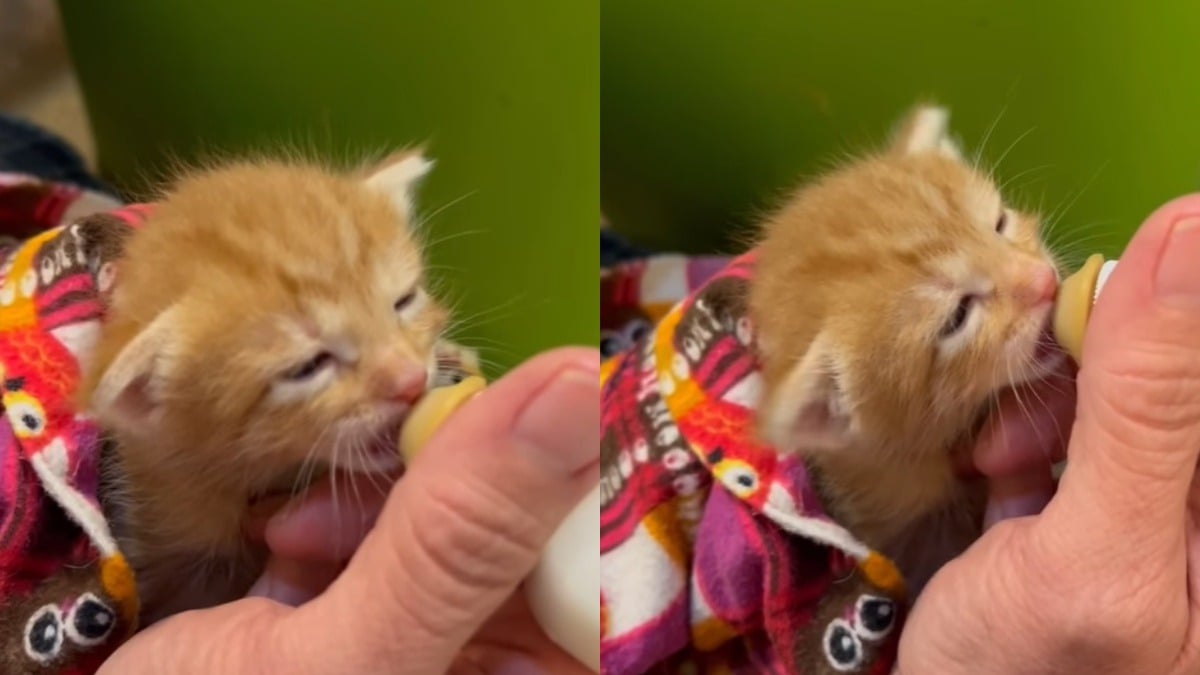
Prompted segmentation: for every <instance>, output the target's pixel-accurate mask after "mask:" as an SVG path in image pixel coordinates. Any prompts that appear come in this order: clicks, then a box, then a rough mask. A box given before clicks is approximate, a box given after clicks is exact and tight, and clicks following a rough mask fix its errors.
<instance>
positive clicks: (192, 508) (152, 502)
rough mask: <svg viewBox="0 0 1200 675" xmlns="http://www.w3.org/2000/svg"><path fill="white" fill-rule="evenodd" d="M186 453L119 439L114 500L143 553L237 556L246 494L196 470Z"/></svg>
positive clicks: (233, 483)
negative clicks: (144, 551) (200, 553)
mask: <svg viewBox="0 0 1200 675" xmlns="http://www.w3.org/2000/svg"><path fill="white" fill-rule="evenodd" d="M181 445H182V444H181ZM190 445H191V446H194V445H195V444H190ZM188 450H189V448H188V447H171V445H170V443H169V441H168V442H164V441H162V440H155V441H144V440H140V439H129V438H118V439H117V441H116V444H115V445H114V447H113V448H112V453H113V454H114V457H115V461H114V462H113V463H114V464H115V466H114V471H113V472H112V473H113V474H114V475H113V476H111V479H112V483H113V490H112V492H111V494H112V499H113V500H114V502H116V503H118V504H119V506H120V508H121V509H122V510H123V512H124V514H125V516H126V518H127V521H128V522H127V523H126V525H127V527H128V530H129V532H131V533H132V535H133V538H135V539H137V540H139V541H138V544H139V547H146V548H151V549H169V550H172V551H187V550H196V551H201V550H202V551H209V552H214V553H218V552H219V553H227V554H234V553H236V552H238V551H240V550H241V549H242V548H244V546H243V543H244V535H243V534H242V530H241V528H242V518H243V516H244V514H245V510H246V502H247V498H248V494H247V492H246V488H245V486H244V485H242V484H240V482H239V481H237V480H235V477H233V476H231V475H222V474H221V472H219V471H216V470H213V468H212V467H197V466H195V463H194V462H191V461H188V459H187V454H186V453H187V451H188ZM156 555H157V553H156Z"/></svg>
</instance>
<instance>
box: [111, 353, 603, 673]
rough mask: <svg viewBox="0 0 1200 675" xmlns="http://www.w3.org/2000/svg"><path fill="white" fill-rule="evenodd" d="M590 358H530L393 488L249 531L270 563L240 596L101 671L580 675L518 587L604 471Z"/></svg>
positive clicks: (359, 486) (122, 653)
mask: <svg viewBox="0 0 1200 675" xmlns="http://www.w3.org/2000/svg"><path fill="white" fill-rule="evenodd" d="M599 363H600V358H599V354H598V352H597V351H596V350H592V349H580V348H564V349H559V350H554V351H551V352H548V353H545V354H542V355H540V356H537V357H535V358H533V359H531V360H530V361H528V362H526V363H525V364H522V365H521V366H520V367H518V368H516V369H514V370H513V371H512V372H511V373H509V374H508V375H507V376H506V377H504V378H502V379H500V380H498V381H497V382H495V383H494V384H493V385H492V386H491V387H489V388H488V389H487V390H485V391H484V392H483V393H481V394H480V395H479V396H478V397H476V398H475V399H473V400H471V401H470V402H469V403H467V404H466V405H465V406H464V407H463V408H461V409H460V410H459V411H457V412H456V413H455V415H454V419H453V422H452V423H450V424H447V425H445V426H444V427H443V428H441V429H439V431H438V432H437V433H436V434H435V435H434V437H433V438H431V439H430V441H429V444H428V445H427V446H426V448H425V449H424V450H422V452H421V453H420V454H419V455H418V456H417V458H416V459H415V460H414V461H413V462H412V465H411V466H410V467H409V469H408V471H407V474H406V475H405V476H404V479H403V480H401V481H399V482H397V483H396V484H395V486H394V487H393V488H392V489H390V490H387V491H385V490H379V489H372V485H373V481H374V482H375V483H378V481H379V480H380V479H379V477H362V476H359V477H356V478H355V479H353V481H351V482H342V483H341V484H340V485H339V487H338V490H337V493H338V495H339V504H338V507H339V508H336V509H335V508H333V507H332V499H331V498H332V496H333V489H332V486H331V485H330V484H325V485H322V486H318V487H316V488H314V489H313V490H312V491H311V493H310V494H309V495H308V496H307V498H306V499H305V500H304V501H303V502H301V503H300V504H299V505H296V506H291V507H288V508H287V509H285V510H281V511H279V512H278V513H277V514H276V515H275V516H274V517H271V518H270V519H269V520H264V521H259V522H252V523H250V524H249V526H248V534H249V535H250V536H251V537H261V538H263V539H264V540H265V541H266V542H267V544H268V545H269V547H270V548H271V550H272V554H273V556H272V558H271V560H270V561H269V562H268V567H267V571H266V572H265V573H264V575H263V578H262V579H260V581H259V583H258V584H256V585H255V587H254V589H252V591H251V594H250V595H251V597H248V598H245V599H243V600H239V601H236V602H233V603H229V604H226V605H222V606H219V607H216V608H213V609H206V610H199V611H193V612H186V613H183V614H179V615H176V616H174V617H170V618H168V619H166V620H164V621H161V622H159V623H157V624H155V625H153V626H151V627H149V628H148V629H146V630H145V631H143V632H141V633H139V634H137V635H135V636H134V637H133V638H132V639H131V640H130V641H129V642H127V643H126V644H124V645H123V646H122V647H121V648H120V649H119V650H117V652H116V653H115V654H114V655H113V656H112V657H111V658H110V659H109V660H108V661H107V662H106V663H105V665H104V667H103V668H101V670H100V674H101V675H117V674H120V675H141V674H143V673H145V674H147V675H149V674H151V673H155V674H157V673H176V674H185V673H197V674H203V675H209V674H211V673H250V674H253V673H264V674H265V673H289V674H294V675H335V674H341V673H349V672H353V673H384V672H386V673H399V674H403V675H418V674H419V675H433V674H435V673H444V672H450V673H497V674H500V673H521V674H529V675H534V674H537V673H546V674H547V675H549V674H551V673H553V674H555V675H557V674H559V673H563V674H570V673H573V672H578V673H587V672H588V671H587V670H586V669H583V668H582V667H581V666H579V665H578V664H577V663H575V662H573V661H572V660H571V659H570V658H569V657H568V656H567V655H566V654H564V653H563V652H562V651H561V650H559V649H558V648H556V647H555V646H554V645H553V644H552V643H551V642H550V641H549V640H548V639H547V638H546V636H545V635H544V634H543V633H542V631H541V630H540V629H539V628H538V627H537V625H536V623H535V622H534V621H533V619H532V617H531V615H530V613H529V610H528V607H527V606H526V604H525V602H524V600H523V598H522V596H521V594H520V593H519V592H515V591H517V587H518V584H519V583H520V582H521V580H522V579H523V578H524V577H525V576H527V575H528V574H529V572H530V571H531V570H532V569H533V566H534V565H535V563H536V561H537V558H538V556H539V554H540V551H541V549H542V547H543V546H544V545H545V543H546V541H547V540H548V539H549V537H550V536H551V534H553V532H554V530H555V528H556V527H557V525H558V524H559V523H560V522H561V521H562V519H563V518H565V517H566V515H567V514H568V513H569V512H570V510H571V509H572V508H573V507H574V506H575V504H576V503H578V501H579V500H580V499H581V498H582V497H583V496H584V494H586V493H587V491H588V489H589V488H590V487H591V486H592V485H594V484H595V482H596V480H597V479H598V476H599V469H598V466H599V452H600V450H599V448H600V441H599V425H600V421H599V410H600V393H599V374H598V369H599ZM598 554H599V552H597V555H598ZM347 561H348V562H347ZM343 568H344V569H343Z"/></svg>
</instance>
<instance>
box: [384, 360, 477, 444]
mask: <svg viewBox="0 0 1200 675" xmlns="http://www.w3.org/2000/svg"><path fill="white" fill-rule="evenodd" d="M486 386H487V382H485V381H484V379H483V378H482V377H477V376H475V375H472V376H470V377H466V378H463V381H462V382H459V383H458V384H455V385H451V386H449V387H438V388H436V389H431V390H429V391H428V392H426V394H425V395H424V396H422V397H421V400H420V401H418V402H417V405H416V406H415V407H414V408H413V409H412V412H410V413H409V415H408V419H407V420H405V422H404V428H403V429H401V430H400V456H401V457H403V458H404V461H405V463H409V462H412V460H413V457H416V455H417V451H418V450H420V449H421V446H423V445H425V443H426V442H427V441H428V440H429V437H430V436H433V432H435V431H437V429H438V427H440V426H442V423H443V422H445V421H446V419H447V418H448V417H450V414H451V413H453V412H454V411H455V410H458V409H459V408H460V407H461V406H462V405H463V404H464V403H466V402H467V401H469V400H471V399H472V398H473V397H474V396H475V395H476V394H478V393H479V392H481V391H483V389H484V387H486Z"/></svg>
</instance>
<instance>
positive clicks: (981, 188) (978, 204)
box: [963, 179, 1003, 224]
mask: <svg viewBox="0 0 1200 675" xmlns="http://www.w3.org/2000/svg"><path fill="white" fill-rule="evenodd" d="M963 207H964V208H965V209H966V211H967V214H968V215H969V216H971V217H972V218H976V219H978V220H979V221H980V222H984V223H989V224H990V223H992V222H993V221H994V220H995V219H996V217H997V216H999V214H1000V209H1001V208H1002V207H1003V204H1002V202H1001V199H1000V193H999V192H997V191H996V188H994V187H993V186H992V185H990V184H989V183H988V182H987V181H984V180H978V179H977V180H971V181H968V182H967V184H966V186H964V188H963Z"/></svg>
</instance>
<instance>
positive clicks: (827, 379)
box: [762, 338, 854, 452]
mask: <svg viewBox="0 0 1200 675" xmlns="http://www.w3.org/2000/svg"><path fill="white" fill-rule="evenodd" d="M764 412H765V413H766V415H764V417H763V421H764V428H763V430H762V431H763V435H764V436H765V438H766V440H767V441H768V442H769V443H771V444H772V445H774V446H775V447H776V448H778V449H780V450H783V451H785V452H796V451H798V450H802V449H803V450H838V449H841V448H844V447H846V446H847V445H849V443H850V440H851V438H852V434H853V429H854V419H853V413H852V410H851V407H850V403H849V399H848V398H847V396H846V390H845V388H844V386H843V384H842V375H841V373H840V372H839V370H838V367H837V365H836V363H835V360H834V358H833V354H832V350H830V349H829V348H828V342H827V341H826V340H823V339H822V338H817V340H815V341H814V342H813V346H812V347H810V348H809V350H808V353H807V354H805V356H804V358H803V359H801V360H800V362H799V363H797V364H796V365H795V366H793V367H792V370H791V371H790V372H788V374H787V377H785V378H784V380H783V382H782V383H780V385H779V386H778V387H777V388H776V390H775V392H774V393H773V396H772V397H771V399H770V400H769V401H768V402H767V406H766V408H765V410H764Z"/></svg>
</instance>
